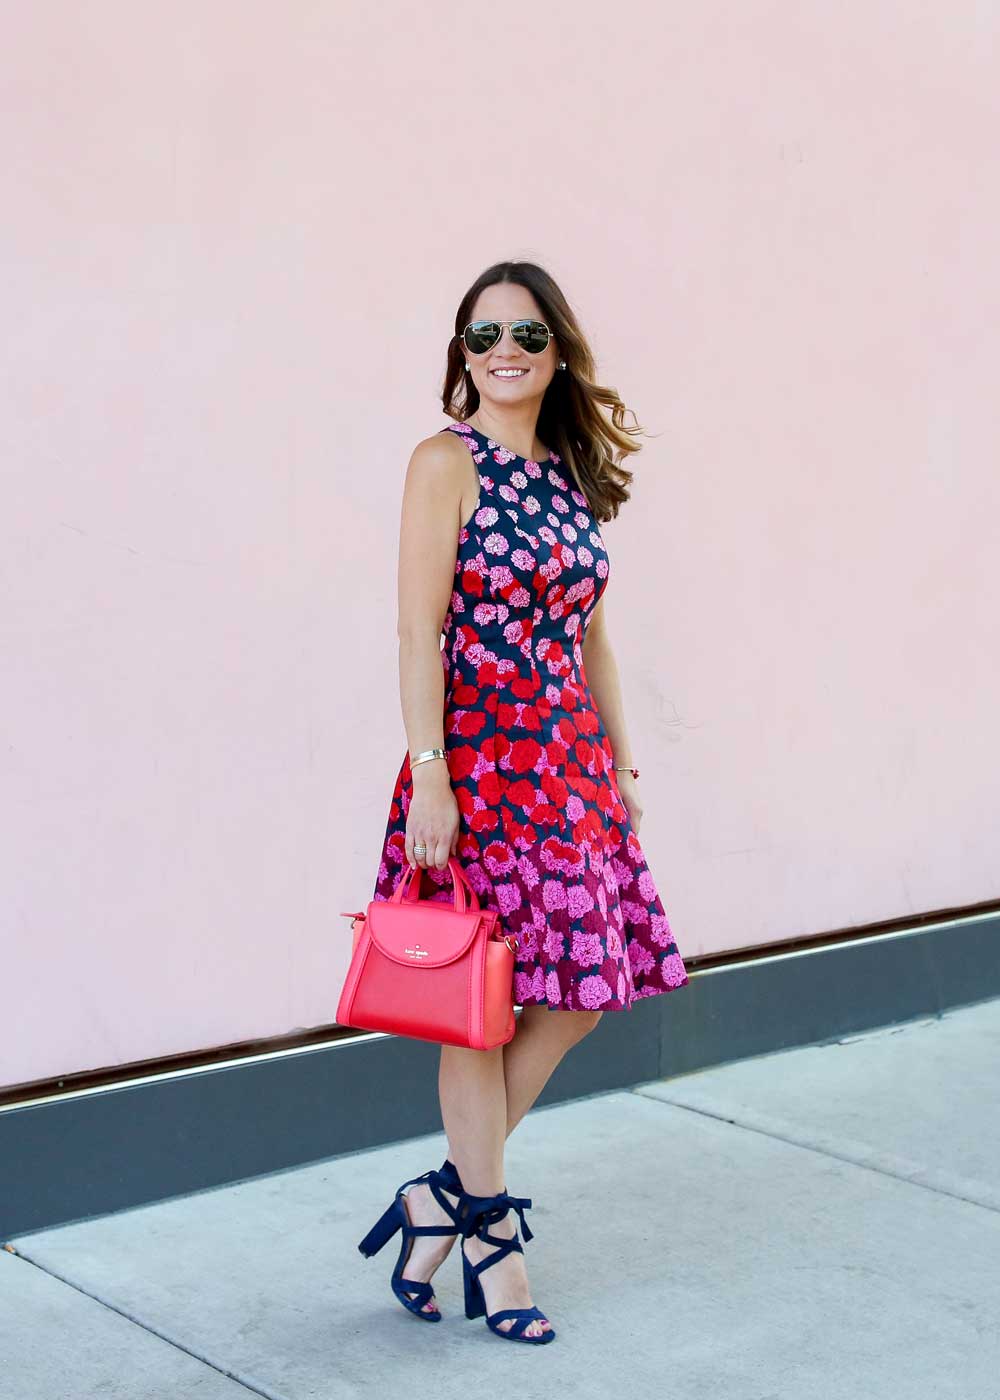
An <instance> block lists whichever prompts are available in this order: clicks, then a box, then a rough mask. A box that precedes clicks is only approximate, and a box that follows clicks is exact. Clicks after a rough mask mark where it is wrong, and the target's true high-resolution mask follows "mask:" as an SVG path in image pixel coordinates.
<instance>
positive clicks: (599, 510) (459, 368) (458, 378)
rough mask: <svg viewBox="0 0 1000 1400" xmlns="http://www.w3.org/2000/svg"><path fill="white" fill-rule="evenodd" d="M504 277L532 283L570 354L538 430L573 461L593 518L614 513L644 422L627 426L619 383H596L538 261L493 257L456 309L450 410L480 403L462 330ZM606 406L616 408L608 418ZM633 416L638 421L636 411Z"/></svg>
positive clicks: (467, 411)
mask: <svg viewBox="0 0 1000 1400" xmlns="http://www.w3.org/2000/svg"><path fill="white" fill-rule="evenodd" d="M498 282H514V283H517V284H518V285H519V286H521V287H525V288H527V290H528V291H529V292H530V293H531V295H532V296H533V297H534V298H535V301H536V302H537V303H538V305H539V308H540V309H541V313H542V316H543V317H544V319H545V323H546V325H547V326H548V327H549V330H550V331H551V332H552V334H553V336H554V337H555V340H556V345H557V346H558V349H559V352H560V356H561V358H562V359H564V360H565V361H566V368H565V369H564V370H562V369H561V370H557V371H556V373H555V374H554V375H553V376H552V382H551V383H550V384H549V387H548V388H547V389H546V391H545V396H544V398H543V399H542V406H541V410H540V412H539V415H538V437H539V439H540V440H541V441H542V442H544V443H545V445H546V446H547V447H548V448H550V449H551V450H552V451H553V452H556V453H557V454H558V456H559V457H560V458H561V459H562V461H563V462H565V463H566V465H567V466H568V467H569V469H570V471H571V473H572V474H573V475H574V476H575V477H576V481H577V485H578V486H579V488H580V490H581V491H582V492H583V494H584V495H585V496H586V498H587V501H588V504H589V505H590V509H591V511H592V512H593V514H594V516H595V518H596V519H597V520H598V521H605V520H613V519H614V517H615V516H616V515H617V514H618V510H619V507H620V506H621V505H622V504H623V502H625V501H627V500H628V498H629V491H628V488H629V486H630V484H631V482H632V476H633V473H632V472H630V471H629V470H628V469H627V468H626V467H623V466H622V465H621V464H620V463H621V461H622V460H623V459H624V458H625V457H627V456H628V455H629V454H630V453H632V452H639V451H641V447H642V445H641V443H637V442H633V441H632V439H633V438H634V437H636V436H637V435H638V434H639V433H641V432H642V428H641V427H640V426H639V425H638V423H636V425H635V427H626V426H625V414H626V412H629V413H631V412H632V410H631V409H626V407H625V404H624V403H623V402H622V400H621V398H620V397H619V394H618V391H617V390H616V389H612V388H609V387H608V386H607V385H604V384H597V383H595V382H594V374H595V365H594V356H593V354H592V353H591V349H590V346H589V345H588V344H587V341H586V339H585V338H584V335H583V331H582V330H581V329H580V325H579V323H578V321H577V319H576V317H575V315H574V314H573V311H572V310H571V308H570V305H569V303H568V301H567V300H566V298H565V297H564V296H563V294H562V292H561V290H560V289H559V286H558V285H557V283H556V282H555V281H554V280H553V279H552V278H551V277H550V276H549V274H548V273H547V272H546V271H545V270H544V268H541V267H539V266H538V264H537V263H531V262H498V263H494V264H493V266H492V267H488V268H487V269H486V271H485V272H482V273H480V275H479V276H478V277H477V278H476V280H475V282H473V284H472V286H471V287H470V288H469V290H468V291H467V292H466V293H465V296H464V297H463V298H462V300H461V302H460V303H459V306H458V311H457V312H456V314H455V334H454V335H453V336H452V339H451V343H450V345H449V346H448V363H447V367H446V369H445V377H444V387H443V389H442V391H441V401H442V403H443V405H444V411H445V413H447V414H448V416H449V417H451V418H454V419H456V420H458V421H459V422H461V421H464V420H465V419H466V418H469V417H471V415H472V414H473V413H475V411H476V409H477V408H478V407H479V390H478V389H477V388H476V386H475V384H474V383H473V381H472V376H471V374H469V373H468V372H467V371H466V368H465V344H464V342H463V340H462V332H463V331H464V329H465V327H466V326H467V325H468V324H469V321H470V320H471V319H472V308H473V307H474V306H475V304H476V298H477V297H478V296H479V293H480V292H481V291H483V289H484V288H485V287H492V286H494V285H495V284H496V283H498ZM602 408H610V410H611V421H610V422H609V421H608V419H607V417H606V416H605V414H604V413H602V412H601V409H602ZM632 418H633V421H634V420H635V414H634V413H633V414H632ZM616 453H617V454H618V456H617V459H616V455H615V454H616Z"/></svg>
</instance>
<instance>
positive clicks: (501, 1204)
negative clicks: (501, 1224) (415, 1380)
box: [456, 1190, 556, 1345]
mask: <svg viewBox="0 0 1000 1400" xmlns="http://www.w3.org/2000/svg"><path fill="white" fill-rule="evenodd" d="M530 1208H531V1201H530V1200H529V1199H528V1198H527V1197H518V1196H511V1195H509V1194H508V1193H507V1191H506V1190H504V1191H501V1192H500V1193H499V1194H498V1195H496V1196H471V1195H469V1193H468V1192H467V1191H463V1192H462V1194H461V1196H460V1197H459V1201H458V1210H457V1212H456V1214H457V1217H458V1224H459V1227H460V1231H461V1234H462V1244H461V1246H460V1248H461V1250H462V1281H463V1283H464V1285H465V1315H466V1317H473V1318H475V1317H484V1316H485V1318H486V1325H487V1327H488V1328H489V1329H490V1331H491V1332H495V1333H496V1334H497V1336H498V1337H506V1338H507V1339H508V1340H509V1341H514V1342H530V1343H532V1344H533V1345H534V1344H537V1345H543V1344H544V1343H545V1342H553V1341H555V1337H556V1332H555V1328H554V1327H550V1328H549V1330H548V1331H547V1332H539V1333H538V1335H537V1336H536V1337H528V1336H526V1335H525V1332H526V1330H527V1328H528V1327H529V1326H530V1324H531V1323H532V1322H534V1321H536V1320H537V1321H539V1322H548V1320H549V1319H548V1318H547V1317H546V1316H545V1314H544V1313H543V1312H542V1311H541V1310H540V1309H539V1308H501V1309H500V1310H499V1311H498V1312H495V1313H487V1312H486V1298H485V1295H484V1294H483V1285H482V1283H481V1281H480V1275H481V1274H482V1273H483V1271H484V1270H485V1269H488V1268H489V1267H490V1266H491V1265H492V1264H496V1263H498V1261H499V1260H501V1259H506V1257H507V1255H508V1254H511V1253H513V1252H516V1253H518V1254H523V1253H524V1249H523V1247H522V1245H521V1241H520V1238H519V1236H518V1233H517V1231H516V1230H515V1231H514V1234H513V1235H512V1236H511V1238H510V1239H505V1238H504V1237H503V1236H502V1235H491V1234H490V1232H489V1227H490V1225H492V1224H495V1223H496V1221H498V1220H503V1218H504V1216H506V1215H507V1214H509V1212H510V1211H512V1210H513V1211H515V1212H516V1213H517V1215H518V1216H519V1218H520V1221H521V1228H522V1230H523V1231H524V1238H525V1240H530V1239H533V1238H534V1236H533V1235H532V1233H531V1230H530V1229H529V1228H528V1224H527V1221H526V1220H525V1218H524V1212H525V1211H526V1210H530ZM470 1235H476V1236H477V1237H478V1238H479V1239H481V1240H482V1241H483V1242H484V1244H492V1245H495V1246H496V1248H495V1250H494V1252H493V1253H492V1254H489V1255H487V1256H486V1258H485V1259H481V1260H480V1261H479V1263H478V1264H470V1262H469V1258H468V1255H467V1254H466V1252H465V1240H466V1239H468V1237H469V1236H470ZM508 1318H512V1319H513V1325H512V1326H511V1327H509V1328H502V1327H500V1326H499V1323H501V1322H506V1321H507V1319H508Z"/></svg>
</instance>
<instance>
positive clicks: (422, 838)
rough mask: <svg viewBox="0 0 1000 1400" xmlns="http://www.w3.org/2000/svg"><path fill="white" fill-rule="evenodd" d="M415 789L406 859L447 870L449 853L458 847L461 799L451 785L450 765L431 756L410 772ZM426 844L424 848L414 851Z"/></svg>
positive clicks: (430, 867)
mask: <svg viewBox="0 0 1000 1400" xmlns="http://www.w3.org/2000/svg"><path fill="white" fill-rule="evenodd" d="M410 777H411V781H412V784H413V792H412V795H411V797H410V805H409V808H408V809H407V813H406V859H407V860H408V861H409V863H410V865H411V866H413V867H414V869H415V868H416V867H417V866H418V865H422V866H424V867H425V869H427V870H430V869H432V868H434V867H436V868H437V869H438V870H444V868H445V866H446V865H447V864H448V857H449V855H455V853H456V851H457V849H458V827H459V820H460V817H459V811H458V800H457V799H456V797H455V794H454V792H453V791H452V787H451V777H450V774H449V772H448V765H447V763H446V762H445V760H444V759H440V758H432V759H430V760H428V761H427V762H426V763H418V764H417V766H416V768H414V769H413V770H412V772H411V774H410ZM421 842H422V843H423V844H424V845H425V846H426V847H427V849H426V850H425V851H419V852H414V849H413V847H414V846H415V845H419V844H420V843H421Z"/></svg>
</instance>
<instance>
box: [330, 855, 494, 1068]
mask: <svg viewBox="0 0 1000 1400" xmlns="http://www.w3.org/2000/svg"><path fill="white" fill-rule="evenodd" d="M448 869H449V870H450V872H451V880H452V885H453V887H454V902H453V904H452V905H447V904H444V903H443V902H442V901H441V900H430V899H421V898H420V887H421V883H422V881H423V874H424V867H423V866H422V865H418V866H415V867H412V868H411V869H410V870H409V871H407V873H406V874H405V875H404V876H403V877H402V879H401V880H400V881H399V884H398V885H397V886H396V888H395V889H394V890H393V892H392V894H391V896H390V897H389V898H388V899H378V900H377V899H373V900H372V901H371V902H370V903H369V905H368V911H367V913H365V914H351V913H348V914H347V917H348V918H353V920H354V926H353V927H354V951H353V954H352V957H351V965H350V967H349V968H348V970H347V977H346V979H345V981H344V985H343V988H342V989H341V993H340V1000H339V1003H338V1005H337V1021H338V1023H339V1024H340V1025H342V1026H355V1027H357V1029H358V1030H366V1031H389V1032H391V1033H392V1034H393V1035H405V1036H410V1037H412V1038H413V1039H415V1040H433V1041H437V1042H438V1043H439V1044H442V1045H464V1046H467V1047H468V1048H469V1049H471V1050H492V1049H494V1047H495V1046H497V1045H506V1043H507V1041H508V1040H511V1039H512V1038H513V1035H514V997H513V988H514V954H515V952H516V951H517V940H516V938H513V937H511V936H509V935H506V936H505V935H504V934H503V932H502V931H501V929H500V916H499V914H498V913H497V911H496V910H495V909H480V907H479V898H478V896H477V894H476V892H475V890H474V889H473V888H472V886H471V885H470V884H469V882H468V880H467V879H466V876H465V872H464V871H463V869H462V867H461V865H460V864H459V862H458V861H457V860H456V859H455V857H454V856H451V857H450V858H449V860H448ZM345 912H346V911H345Z"/></svg>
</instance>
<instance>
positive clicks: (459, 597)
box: [373, 423, 688, 1011]
mask: <svg viewBox="0 0 1000 1400" xmlns="http://www.w3.org/2000/svg"><path fill="white" fill-rule="evenodd" d="M441 431H442V432H454V433H457V434H458V436H459V437H460V438H461V439H462V441H464V443H465V445H466V446H467V448H468V449H469V452H470V453H471V454H472V457H473V460H474V462H475V463H476V465H477V467H478V469H479V482H480V494H479V501H478V504H477V506H476V509H475V510H474V512H473V514H472V516H471V517H470V518H469V521H468V524H467V525H463V526H462V527H461V528H460V529H459V532H458V546H457V552H456V559H455V583H454V591H453V592H452V595H451V602H450V605H449V608H448V612H447V614H446V616H445V620H444V627H443V639H444V645H443V650H442V654H441V661H442V665H443V667H444V671H445V700H444V747H445V752H446V754H447V763H448V769H449V773H450V781H451V787H452V791H453V792H454V794H455V797H456V799H457V802H458V809H459V817H460V825H459V832H458V845H457V856H458V859H459V861H460V862H461V864H462V868H463V870H464V871H465V874H466V875H467V877H468V880H469V884H470V885H471V886H472V888H473V889H474V890H475V891H476V893H477V895H478V896H479V902H480V904H481V906H483V907H484V908H488V909H496V910H497V911H498V912H499V914H500V923H501V926H502V928H503V931H504V932H505V933H508V934H516V935H517V939H518V945H519V948H518V952H517V954H516V961H515V971H514V1001H515V1003H516V1004H517V1005H519V1006H527V1005H531V1004H539V1005H542V1006H546V1007H548V1008H549V1009H550V1010H601V1011H625V1010H628V1008H629V1007H630V1006H631V1005H632V1004H633V1002H635V1001H636V1000H638V999H639V998H640V997H648V996H655V995H656V994H657V993H659V992H667V991H671V990H673V988H675V987H683V986H684V985H685V984H686V983H687V981H688V975H687V972H686V970H685V967H684V963H683V960H682V958H681V955H680V953H679V951H678V948H677V944H676V943H675V942H674V936H673V933H672V931H671V928H670V924H669V922H668V920H667V915H666V913H665V911H664V908H663V905H662V903H661V901H660V897H659V894H658V893H657V888H656V885H655V883H654V881H653V877H652V875H651V874H650V871H649V867H648V865H647V864H646V859H645V856H644V855H643V852H642V848H641V846H640V845H639V841H638V838H637V836H636V834H635V832H634V831H633V830H632V827H631V823H630V821H629V816H628V811H627V809H626V807H625V805H624V803H623V802H622V800H621V796H620V793H619V790H618V783H617V777H618V775H617V773H615V772H614V771H613V769H612V764H613V763H614V757H613V755H612V750H611V745H610V742H609V740H608V737H607V734H606V732H605V729H604V725H603V723H602V721H601V718H600V715H599V714H598V711H597V707H596V705H595V704H594V700H593V697H592V696H591V693H590V688H589V686H588V684H587V677H586V672H585V670H584V664H583V651H582V643H583V638H584V634H585V632H586V629H587V623H588V619H589V617H590V616H591V614H592V613H593V610H594V607H595V606H596V604H597V602H598V600H599V598H600V597H601V595H602V593H603V592H604V589H605V588H606V587H607V582H608V556H607V550H606V549H605V546H604V541H603V539H602V538H601V532H600V529H599V527H598V523H597V521H596V519H595V518H594V516H593V515H592V514H591V512H590V509H589V507H588V505H587V501H586V498H585V497H584V496H583V495H582V494H581V493H580V491H578V490H577V489H576V488H575V486H574V484H573V482H572V481H570V480H568V479H567V477H565V476H563V475H562V474H561V472H560V471H559V465H560V458H559V457H558V456H557V455H556V453H554V452H553V453H551V454H550V456H549V457H548V459H547V460H546V461H544V462H531V461H528V460H527V459H526V458H524V457H519V456H517V455H516V454H515V453H513V452H511V451H509V450H508V449H507V448H506V447H503V446H501V445H500V444H499V443H497V442H494V441H493V440H492V439H491V438H488V437H487V436H486V435H485V434H483V433H482V432H480V431H479V430H478V429H475V428H472V427H470V426H469V425H468V424H467V423H449V424H448V425H447V426H446V427H444V428H442V429H441ZM435 761H437V762H439V761H440V760H435ZM412 791H413V787H412V779H411V773H410V759H409V753H406V754H404V757H403V762H402V765H401V767H400V769H399V772H398V775H397V777H396V783H395V787H394V789H393V793H392V799H391V802H390V806H389V817H388V821H387V823H386V829H385V840H384V844H383V850H382V856H381V860H380V863H379V868H378V875H377V878H376V882H375V890H374V894H373V898H374V899H388V898H389V897H390V895H391V894H392V892H393V890H394V889H395V888H396V886H397V884H398V883H399V881H400V879H401V878H402V877H403V875H404V874H405V872H406V871H407V870H408V869H409V866H408V864H407V861H406V849H405V836H406V816H407V812H408V810H409V805H410V798H411V795H412ZM414 878H416V877H414ZM422 879H423V882H424V891H425V893H426V896H427V897H428V898H430V899H434V900H437V899H440V900H443V901H445V902H449V903H450V902H451V899H452V887H451V876H450V874H449V872H448V871H447V869H445V870H443V871H441V870H438V869H436V868H433V869H429V870H426V871H425V872H424V874H423V877H422ZM435 886H437V888H435Z"/></svg>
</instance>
